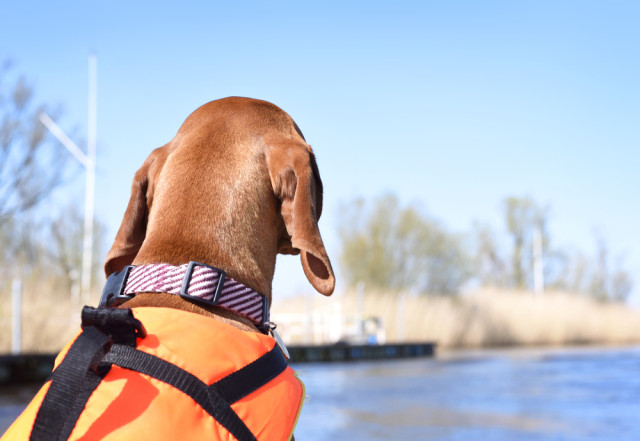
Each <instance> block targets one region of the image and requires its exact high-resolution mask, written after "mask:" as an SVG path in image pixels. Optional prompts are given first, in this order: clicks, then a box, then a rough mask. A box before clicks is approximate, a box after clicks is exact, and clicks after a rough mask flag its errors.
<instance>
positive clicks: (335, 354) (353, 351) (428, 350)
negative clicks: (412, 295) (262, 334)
mask: <svg viewBox="0 0 640 441" xmlns="http://www.w3.org/2000/svg"><path fill="white" fill-rule="evenodd" d="M288 349H289V354H291V360H290V361H291V362H293V363H317V362H335V361H361V360H362V361H364V360H394V359H398V358H415V357H433V356H434V355H435V349H436V344H435V343H432V342H424V343H395V344H394V343H392V344H380V345H350V344H334V345H309V346H304V345H296V346H289V347H288Z"/></svg>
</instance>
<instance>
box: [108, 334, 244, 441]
mask: <svg viewBox="0 0 640 441" xmlns="http://www.w3.org/2000/svg"><path fill="white" fill-rule="evenodd" d="M104 362H105V363H112V364H115V365H116V366H120V367H123V368H126V369H130V370H133V371H136V372H140V373H142V374H146V375H149V376H150V377H153V378H156V379H158V380H160V381H162V382H164V383H167V384H169V385H171V386H173V387H175V388H176V389H178V390H180V391H182V392H183V393H185V394H187V395H189V396H190V397H191V398H192V399H193V400H194V401H195V402H196V403H198V404H199V405H200V407H202V408H203V409H204V410H205V411H206V412H207V413H209V415H211V416H212V417H213V418H214V419H215V420H216V421H218V422H219V423H220V424H221V425H222V426H223V427H224V428H225V429H227V430H228V431H229V433H231V434H232V435H233V436H234V437H235V438H236V439H237V440H238V441H256V437H255V436H254V435H253V433H251V431H250V430H249V428H248V427H247V426H246V424H245V423H244V422H243V421H242V420H241V419H240V417H239V416H238V415H237V414H236V413H235V411H234V410H233V409H232V408H231V403H228V402H227V401H225V400H224V399H223V398H222V397H221V396H220V394H218V392H217V391H216V390H215V389H212V388H210V387H208V386H207V385H206V384H205V383H203V382H202V381H200V380H199V379H198V378H197V377H196V376H194V375H193V374H190V373H189V372H187V371H185V370H184V369H181V368H179V367H178V366H176V365H174V364H172V363H169V362H168V361H165V360H163V359H161V358H158V357H156V356H154V355H151V354H147V353H146V352H142V351H139V350H137V349H134V348H131V347H129V346H124V345H113V347H112V349H111V352H109V354H108V355H107V356H106V357H105V359H104Z"/></svg>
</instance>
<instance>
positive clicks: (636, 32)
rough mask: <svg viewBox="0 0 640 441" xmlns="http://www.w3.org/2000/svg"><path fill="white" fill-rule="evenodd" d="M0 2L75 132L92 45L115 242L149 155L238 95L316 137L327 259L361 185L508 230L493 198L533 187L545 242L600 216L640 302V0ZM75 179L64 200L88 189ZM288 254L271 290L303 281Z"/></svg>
mask: <svg viewBox="0 0 640 441" xmlns="http://www.w3.org/2000/svg"><path fill="white" fill-rule="evenodd" d="M3 3H4V4H3V6H2V8H1V10H2V14H1V16H2V20H1V22H2V25H1V26H0V59H6V58H11V59H13V60H14V69H13V71H14V72H16V73H17V72H20V73H23V74H25V75H26V76H27V77H28V78H29V79H30V80H31V83H32V85H33V86H34V88H35V90H36V93H37V96H36V98H37V99H38V100H39V101H46V102H51V103H61V104H63V106H64V114H63V117H62V118H61V119H60V120H59V121H58V122H59V124H60V125H61V126H62V127H63V128H65V130H67V131H73V130H74V129H75V133H77V135H78V137H79V138H82V137H85V138H86V114H87V76H88V74H87V56H88V54H89V52H90V51H95V52H96V54H97V56H98V176H97V184H96V185H97V188H96V194H97V207H96V210H97V215H98V216H99V218H100V219H102V220H103V221H104V222H105V223H106V224H107V227H108V235H109V239H108V240H109V241H110V240H112V237H113V236H114V235H115V231H116V230H117V227H118V225H119V222H120V219H121V216H122V214H123V212H124V208H125V206H126V202H127V200H128V196H129V187H130V182H131V179H132V177H133V174H134V172H135V170H136V169H137V168H138V167H139V166H140V165H141V163H142V162H143V160H144V159H145V158H146V156H147V155H148V153H149V152H150V151H151V150H152V149H153V148H155V147H158V146H161V145H163V144H165V143H166V142H168V141H169V140H170V139H171V138H172V137H173V136H174V135H175V133H176V131H177V129H178V128H179V126H180V125H181V123H182V121H183V120H184V119H185V118H186V117H187V115H188V114H189V113H190V112H191V111H193V110H194V109H195V108H197V107H198V106H200V105H201V104H204V103H205V102H207V101H210V100H212V99H216V98H221V97H225V96H229V95H242V96H250V97H254V98H261V99H265V100H268V101H272V102H273V103H275V104H277V105H278V106H280V107H282V108H283V109H285V110H286V111H287V112H288V113H289V114H290V115H291V116H292V117H293V118H294V119H295V120H296V122H297V123H298V125H299V126H300V127H301V129H302V131H303V132H304V134H305V137H306V138H307V140H308V141H309V143H310V144H311V145H312V146H313V147H314V149H315V151H316V154H317V156H318V162H319V166H320V171H321V174H322V177H323V180H324V182H325V197H326V199H325V206H326V211H325V214H324V215H323V219H322V220H321V229H322V231H323V236H324V238H325V242H326V244H327V248H328V250H329V252H330V255H331V256H332V257H333V260H334V266H336V267H337V266H338V254H339V241H338V237H337V233H336V230H337V222H338V219H339V216H338V214H339V213H338V211H339V207H340V204H341V203H344V202H347V201H350V200H352V199H353V198H354V197H357V196H364V197H367V198H371V197H375V196H378V195H380V194H383V193H387V192H393V193H395V194H397V195H398V196H399V197H400V198H401V200H402V201H404V202H418V203H421V204H423V205H424V207H425V210H426V211H427V212H429V213H430V214H432V215H433V216H435V217H437V218H439V219H440V220H442V222H443V223H444V224H445V225H447V226H448V227H449V228H450V229H452V230H454V231H461V232H462V231H469V230H470V227H471V224H472V222H473V221H474V220H480V221H485V222H488V223H490V224H492V225H493V226H494V227H495V228H496V229H497V230H500V229H502V228H503V225H502V222H501V214H500V203H501V201H502V199H503V198H504V197H505V196H508V195H517V196H523V195H530V196H532V197H533V198H535V199H536V200H538V201H539V202H540V203H548V204H550V205H551V208H552V211H551V218H550V230H551V234H552V240H553V241H554V242H555V244H556V245H557V246H561V247H566V248H576V249H581V250H584V251H585V252H586V253H588V254H593V253H594V244H595V240H594V236H595V232H597V233H598V234H600V235H601V236H602V237H604V238H605V239H606V240H607V242H608V244H609V246H610V249H611V252H612V253H613V254H614V255H622V256H624V257H625V261H626V267H627V268H628V269H629V270H630V271H631V272H632V273H633V275H634V276H635V279H636V289H635V292H636V294H635V296H634V299H635V302H639V301H640V299H639V297H640V294H638V293H640V290H639V289H638V287H637V285H639V284H640V236H639V235H638V234H637V232H636V228H637V225H638V221H637V220H638V219H639V218H640V204H639V203H638V196H637V192H638V190H639V189H640V177H639V175H638V172H637V169H638V166H639V165H640V153H639V150H640V149H639V147H640V145H639V144H640V124H639V123H638V121H639V117H640V84H639V81H640V80H639V79H640V61H639V60H640V56H639V55H640V54H639V53H638V52H639V49H638V48H639V47H640V45H639V43H640V28H639V27H638V26H637V23H638V21H639V19H640V4H639V3H637V2H634V1H609V2H592V1H562V2H558V1H535V2H533V1H522V2H506V1H505V2H502V1H483V2H475V1H466V2H465V1H452V2H430V1H421V2H418V1H416V2H408V1H394V2H371V1H367V2H360V1H357V2H355V1H354V2H344V1H339V2H338V1H324V2H265V1H250V2H244V1H243V2H233V3H232V2H224V3H223V2H210V1H209V2H207V1H201V2H193V1H187V2H180V4H178V2H159V1H155V2H130V1H127V2H124V1H111V2H95V1H69V2H64V3H63V4H60V3H55V2H37V1H28V0H26V1H20V2H18V1H12V2H10V3H8V2H3ZM64 153H65V152H64V151H62V153H61V154H64ZM70 164H71V163H70ZM72 167H73V166H72ZM83 182H84V181H83V176H82V174H81V173H80V172H78V179H77V185H70V186H67V187H66V188H65V189H64V195H58V196H57V197H58V198H65V197H67V198H71V199H77V200H78V201H82V200H83V192H82V185H83ZM296 259H297V258H289V257H287V258H283V259H281V262H280V263H279V265H280V267H279V269H278V270H277V275H276V280H275V282H274V292H275V293H276V295H277V293H278V292H282V293H283V294H290V293H295V292H309V291H311V290H312V288H311V287H310V286H308V284H307V283H306V281H305V279H304V276H303V274H302V271H301V269H300V268H299V266H298V263H297V260H296ZM338 286H339V287H340V285H338Z"/></svg>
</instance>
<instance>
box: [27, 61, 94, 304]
mask: <svg viewBox="0 0 640 441" xmlns="http://www.w3.org/2000/svg"><path fill="white" fill-rule="evenodd" d="M97 71H98V69H97V57H96V55H95V54H94V53H91V54H89V115H88V125H87V126H88V130H87V144H88V145H87V153H86V154H85V153H84V152H83V151H82V150H81V149H80V148H79V147H78V146H77V145H76V144H75V143H74V142H73V141H72V140H71V139H70V138H69V137H68V136H67V135H66V134H65V133H64V131H63V130H62V129H61V128H60V127H59V126H58V125H57V124H56V123H55V122H54V121H53V120H52V119H51V118H49V116H48V115H46V114H44V113H41V114H40V116H39V118H40V121H41V122H42V124H44V125H45V126H46V127H47V129H49V131H50V132H51V133H52V134H53V135H54V136H55V137H56V138H58V140H59V141H60V142H61V143H62V145H63V146H65V147H66V148H67V150H69V152H70V153H71V154H72V155H73V156H74V157H75V158H76V159H77V160H78V162H80V164H82V165H83V166H84V168H85V170H86V183H85V198H84V240H83V247H82V279H81V297H82V301H83V302H84V303H89V295H90V292H89V291H90V289H91V267H92V266H93V262H92V259H93V212H94V196H95V183H96V138H97V136H96V133H97V84H98V81H97Z"/></svg>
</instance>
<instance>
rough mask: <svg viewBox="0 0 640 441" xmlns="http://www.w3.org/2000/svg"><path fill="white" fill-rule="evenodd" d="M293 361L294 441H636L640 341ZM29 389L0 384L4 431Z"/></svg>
mask: <svg viewBox="0 0 640 441" xmlns="http://www.w3.org/2000/svg"><path fill="white" fill-rule="evenodd" d="M294 368H295V369H296V370H297V371H298V373H299V375H300V377H301V378H302V379H303V381H304V382H305V384H306V386H307V396H308V398H307V402H306V404H305V407H304V410H303V413H302V416H301V417H300V420H299V423H298V428H297V430H296V438H297V439H298V440H299V441H305V440H307V441H320V440H331V441H339V440H345V441H346V440H349V441H353V440H461V441H473V440H482V441H487V440H488V441H492V440H495V441H501V440H517V441H534V440H535V441H537V440H545V441H549V440H553V441H555V440H558V441H560V440H566V441H591V440H603V441H605V440H606V441H625V440H640V348H622V349H621V348H616V349H611V348H604V349H595V348H581V349H557V350H556V349H554V350H552V349H541V350H531V349H527V350H520V349H518V350H504V351H480V352H455V353H450V354H440V355H438V357H436V358H433V359H426V358H422V359H414V360H408V361H383V362H373V363H371V362H366V363H365V362H363V363H340V364H297V365H294ZM34 392H35V389H34V388H27V389H5V390H2V389H0V429H1V430H2V431H4V429H6V427H7V426H8V424H9V423H10V421H11V420H12V419H13V418H15V416H16V415H17V414H18V413H19V412H20V411H21V409H22V408H23V407H24V405H25V403H26V402H27V401H28V399H29V398H30V397H31V396H32V395H33V393H34Z"/></svg>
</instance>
